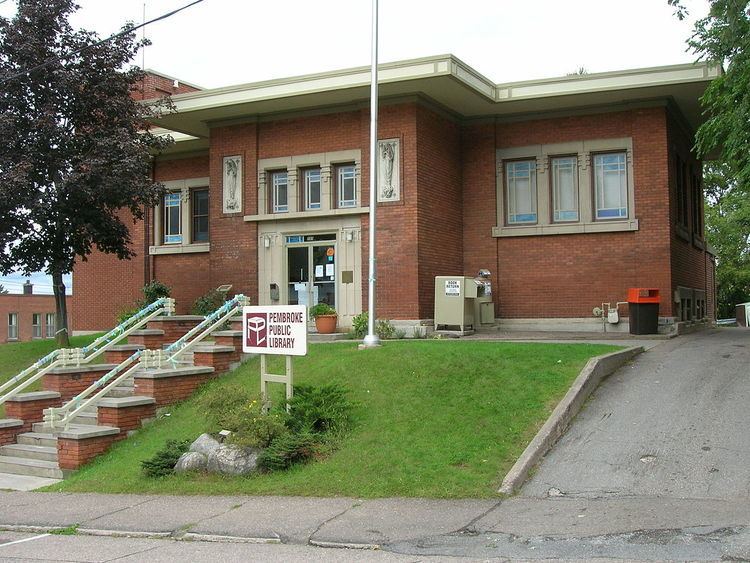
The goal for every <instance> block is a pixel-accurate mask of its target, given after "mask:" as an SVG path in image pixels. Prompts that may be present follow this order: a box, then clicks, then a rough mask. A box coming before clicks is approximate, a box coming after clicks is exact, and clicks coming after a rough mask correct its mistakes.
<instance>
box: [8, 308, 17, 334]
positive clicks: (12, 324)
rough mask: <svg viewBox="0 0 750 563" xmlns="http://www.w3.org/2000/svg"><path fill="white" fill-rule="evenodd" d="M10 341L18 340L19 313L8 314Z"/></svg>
mask: <svg viewBox="0 0 750 563" xmlns="http://www.w3.org/2000/svg"><path fill="white" fill-rule="evenodd" d="M8 340H18V313H8Z"/></svg>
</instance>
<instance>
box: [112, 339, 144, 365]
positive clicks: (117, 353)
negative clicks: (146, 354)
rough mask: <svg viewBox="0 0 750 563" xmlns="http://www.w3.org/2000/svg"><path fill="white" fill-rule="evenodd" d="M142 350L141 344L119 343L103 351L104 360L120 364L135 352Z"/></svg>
mask: <svg viewBox="0 0 750 563" xmlns="http://www.w3.org/2000/svg"><path fill="white" fill-rule="evenodd" d="M139 350H143V344H119V345H117V346H112V347H111V348H109V349H108V350H105V351H104V361H105V362H107V363H108V364H121V363H122V362H124V361H125V360H127V359H128V358H129V357H130V356H132V355H133V354H134V353H135V352H138V351H139Z"/></svg>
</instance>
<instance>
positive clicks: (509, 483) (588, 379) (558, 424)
mask: <svg viewBox="0 0 750 563" xmlns="http://www.w3.org/2000/svg"><path fill="white" fill-rule="evenodd" d="M642 352H643V346H633V347H631V348H626V349H625V350H620V351H619V352H613V353H611V354H605V355H603V356H597V357H595V358H591V359H590V360H589V361H588V363H587V364H586V365H585V366H584V368H583V369H582V370H581V373H579V374H578V377H576V379H575V381H573V384H572V385H571V386H570V389H568V392H567V393H566V394H565V396H564V397H563V398H562V400H561V401H560V403H559V404H558V405H557V407H555V410H554V411H552V414H551V415H550V416H549V418H548V419H547V422H545V423H544V426H542V427H541V428H540V429H539V432H537V433H536V436H534V439H533V440H531V442H530V443H529V445H528V446H526V449H525V450H524V451H523V453H522V454H521V457H519V458H518V460H516V463H514V464H513V467H511V468H510V471H508V474H507V475H506V476H505V478H504V479H503V484H502V485H501V486H500V489H498V492H499V493H504V494H508V495H510V494H513V492H514V491H515V490H516V489H518V488H519V487H520V486H521V485H522V484H523V483H524V481H526V478H527V477H528V475H529V471H531V469H532V468H533V467H534V466H535V465H536V464H537V463H539V460H540V459H542V457H543V456H544V455H545V454H546V453H547V452H548V451H549V450H550V448H552V446H553V445H555V442H557V440H558V439H559V438H560V436H562V435H563V434H564V433H565V430H566V429H567V427H568V425H569V424H570V421H571V420H573V418H574V417H575V416H576V415H577V414H578V412H579V411H580V410H581V407H582V406H583V403H584V402H585V401H586V399H587V398H588V397H589V395H591V393H592V391H594V389H596V388H597V387H598V385H599V383H601V381H602V380H603V379H605V378H606V377H607V376H608V375H610V374H612V373H613V372H614V371H616V370H617V369H618V368H620V367H621V366H622V365H623V364H625V363H626V362H628V361H629V360H631V359H632V358H634V357H635V356H637V355H638V354H640V353H642Z"/></svg>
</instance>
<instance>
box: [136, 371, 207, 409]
mask: <svg viewBox="0 0 750 563" xmlns="http://www.w3.org/2000/svg"><path fill="white" fill-rule="evenodd" d="M211 377H213V374H193V375H180V376H175V377H163V378H159V379H150V378H145V377H136V378H135V394H136V395H145V396H146V397H153V398H154V399H156V406H157V408H158V407H163V406H164V405H169V404H172V403H176V402H177V401H182V400H183V399H187V398H188V397H189V396H190V395H192V394H193V392H194V391H195V390H196V389H197V388H198V387H199V386H200V385H201V384H203V383H204V382H205V381H208V379H210V378H211Z"/></svg>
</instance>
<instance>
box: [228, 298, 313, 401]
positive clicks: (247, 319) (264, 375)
mask: <svg viewBox="0 0 750 563" xmlns="http://www.w3.org/2000/svg"><path fill="white" fill-rule="evenodd" d="M242 326H243V337H242V351H243V352H245V353H247V354H260V392H261V393H262V395H263V397H264V398H268V384H269V383H285V384H286V398H287V401H288V400H289V399H291V398H292V393H293V391H292V388H293V385H294V370H293V369H292V356H306V355H307V307H305V306H304V305H286V306H271V305H269V306H265V307H264V306H253V307H243V308H242ZM269 354H270V355H275V356H286V373H285V374H284V375H278V374H273V373H268V369H267V364H266V355H269Z"/></svg>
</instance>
